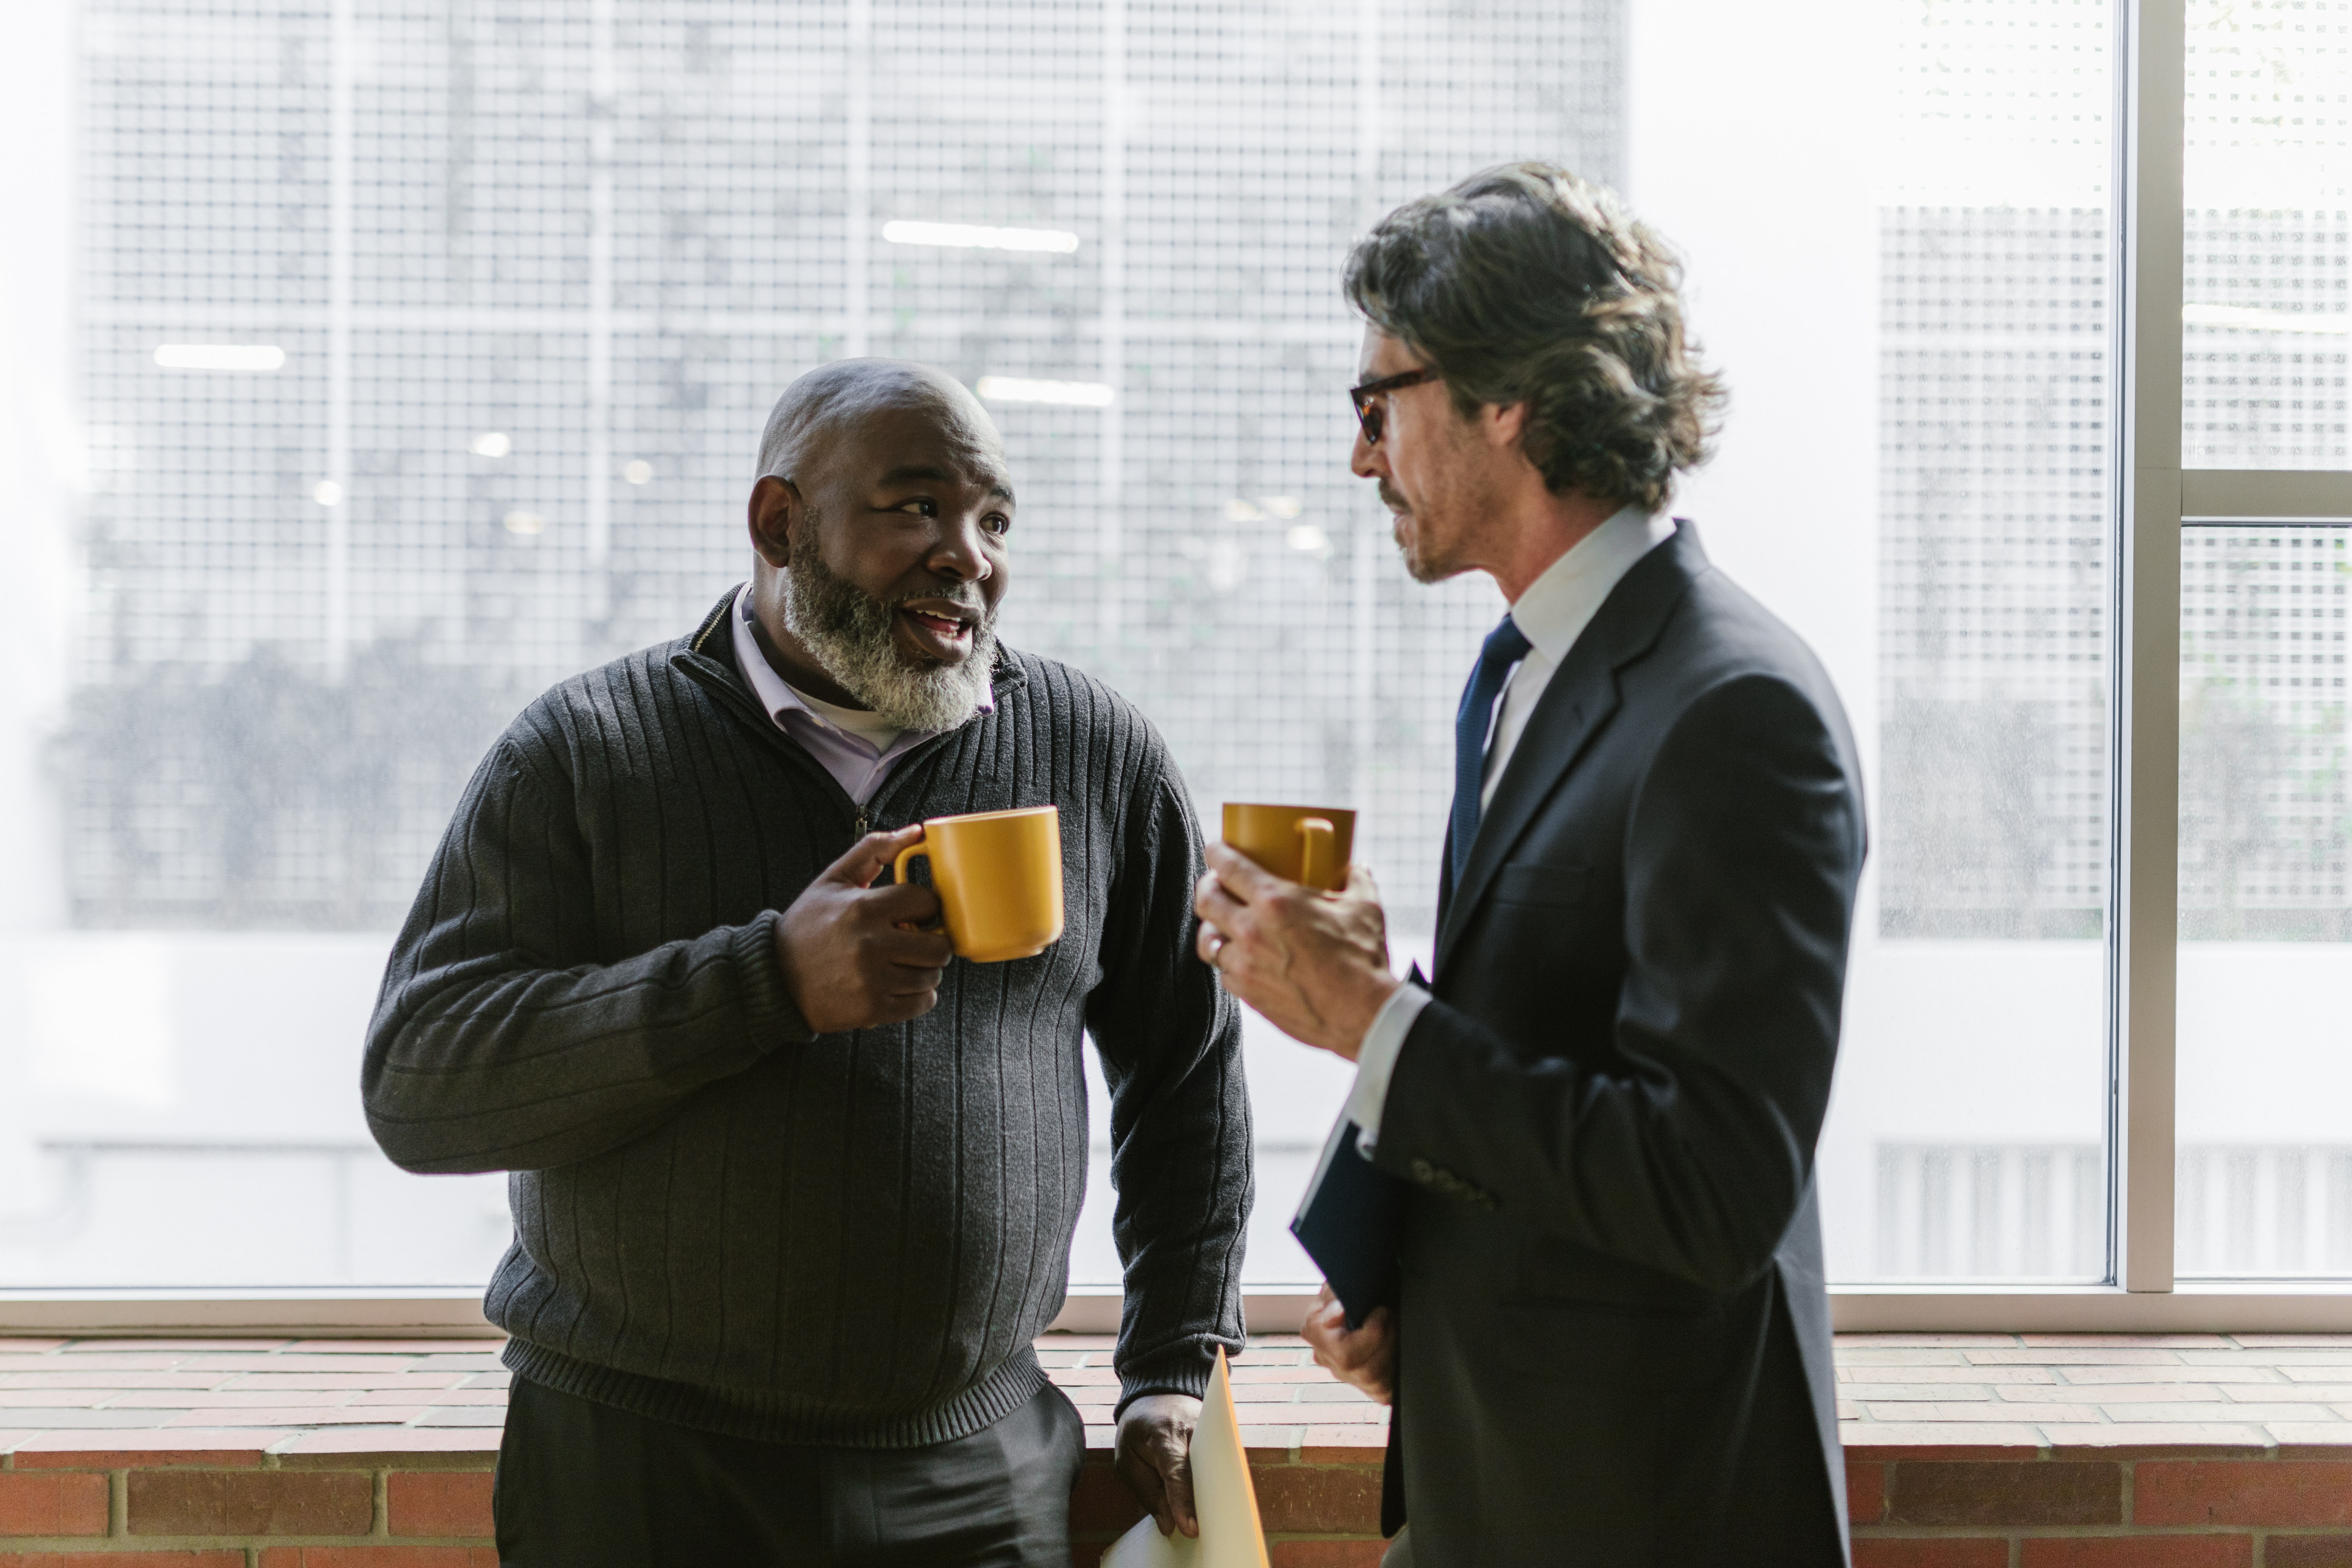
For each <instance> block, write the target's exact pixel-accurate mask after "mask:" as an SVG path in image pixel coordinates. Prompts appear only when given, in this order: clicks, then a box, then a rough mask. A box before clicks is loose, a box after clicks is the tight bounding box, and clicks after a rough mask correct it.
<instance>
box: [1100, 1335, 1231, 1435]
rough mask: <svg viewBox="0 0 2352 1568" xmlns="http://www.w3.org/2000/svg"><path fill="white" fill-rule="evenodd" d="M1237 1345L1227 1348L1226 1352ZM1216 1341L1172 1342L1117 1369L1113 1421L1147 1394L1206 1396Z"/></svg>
mask: <svg viewBox="0 0 2352 1568" xmlns="http://www.w3.org/2000/svg"><path fill="white" fill-rule="evenodd" d="M1239 1349H1240V1347H1239V1346H1228V1347H1226V1351H1225V1353H1226V1354H1227V1355H1232V1354H1234V1352H1236V1351H1238V1350H1239ZM1216 1364H1217V1346H1216V1342H1214V1341H1212V1340H1202V1341H1199V1342H1195V1343H1192V1344H1183V1345H1173V1346H1171V1347H1170V1348H1169V1349H1167V1350H1164V1351H1161V1352H1160V1353H1159V1354H1157V1355H1154V1356H1152V1357H1151V1358H1150V1359H1149V1360H1147V1361H1139V1362H1135V1363H1130V1364H1129V1365H1127V1366H1123V1367H1121V1368H1119V1370H1118V1409H1116V1410H1114V1411H1112V1412H1111V1414H1110V1418H1111V1422H1112V1424H1113V1425H1114V1426H1115V1425H1117V1424H1118V1418H1119V1417H1120V1416H1121V1415H1126V1414H1127V1407H1128V1406H1129V1405H1132V1404H1134V1403H1135V1402H1136V1401H1137V1400H1139V1399H1140V1398H1142V1397H1143V1396H1144V1395H1145V1394H1191V1395H1192V1397H1193V1398H1195V1399H1205V1398H1207V1397H1208V1395H1209V1374H1210V1373H1212V1372H1213V1371H1214V1370H1215V1369H1216Z"/></svg>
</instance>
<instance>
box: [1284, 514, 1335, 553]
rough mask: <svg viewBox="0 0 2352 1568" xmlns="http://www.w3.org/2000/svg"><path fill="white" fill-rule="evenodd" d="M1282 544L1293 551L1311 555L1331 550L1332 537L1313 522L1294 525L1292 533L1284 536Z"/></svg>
mask: <svg viewBox="0 0 2352 1568" xmlns="http://www.w3.org/2000/svg"><path fill="white" fill-rule="evenodd" d="M1282 542H1284V543H1285V544H1287V545H1289V546H1290V548H1292V549H1293V550H1300V551H1306V552H1310V553H1311V552H1316V551H1322V550H1328V549H1330V548H1331V540H1330V537H1329V536H1328V534H1326V533H1325V532H1324V531H1322V530H1321V529H1319V528H1318V527H1316V526H1315V525H1314V524H1313V523H1311V522H1300V523H1294V524H1292V525H1291V529H1290V531H1289V532H1287V533H1286V534H1284V535H1283V536H1282Z"/></svg>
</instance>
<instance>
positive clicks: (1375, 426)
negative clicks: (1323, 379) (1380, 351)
mask: <svg viewBox="0 0 2352 1568" xmlns="http://www.w3.org/2000/svg"><path fill="white" fill-rule="evenodd" d="M1444 379H1445V377H1444V375H1442V374H1439V373H1438V372H1436V371H1433V370H1429V369H1425V368H1424V369H1422V370H1409V371H1406V372H1405V373H1404V374H1402V375H1384V376H1382V377H1381V379H1380V380H1378V381H1368V382H1366V383H1364V384H1363V385H1361V386H1351V387H1349V389H1348V401H1349V402H1350V403H1353V404H1354V405H1356V423H1358V424H1359V425H1361V426H1363V427H1364V445H1365V446H1367V447H1377V446H1379V445H1380V444H1381V426H1383V425H1385V424H1387V423H1388V405H1386V404H1384V403H1382V402H1381V395H1382V394H1383V393H1390V392H1402V391H1403V390H1404V389H1405V388H1406V387H1408V386H1419V385H1420V384H1422V383H1423V382H1424V381H1444Z"/></svg>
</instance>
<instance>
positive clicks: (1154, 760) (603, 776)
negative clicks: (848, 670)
mask: <svg viewBox="0 0 2352 1568" xmlns="http://www.w3.org/2000/svg"><path fill="white" fill-rule="evenodd" d="M731 600H732V595H730V597H729V598H728V599H723V600H721V601H720V602H719V605H718V607H717V608H716V609H714V610H713V611H712V613H711V615H710V616H709V617H708V618H707V619H706V620H705V621H704V623H703V624H702V626H700V627H699V628H698V629H697V631H696V632H695V633H694V635H692V636H691V637H685V638H682V639H680V640H678V641H677V642H674V643H669V644H666V645H663V646H660V647H652V648H647V649H645V650H643V651H641V652H638V653H635V654H631V655H629V656H628V657H627V658H621V659H616V660H614V662H613V663H611V664H609V665H606V666H605V667H604V668H602V669H598V670H594V671H592V672H590V673H588V674H586V675H583V676H579V677H577V678H575V679H571V680H567V681H565V682H563V683H562V685H560V686H558V687H556V688H555V689H553V690H551V691H550V692H548V693H547V694H546V695H545V696H543V697H541V698H540V699H539V700H537V701H535V702H533V703H532V704H531V705H530V708H528V709H526V710H524V712H523V713H522V715H521V717H520V718H519V719H517V720H516V721H515V722H514V724H513V725H512V727H511V728H509V730H508V731H507V733H506V734H505V736H504V737H503V738H502V739H501V740H500V741H499V743H498V744H497V746H496V747H495V748H493V750H492V751H491V752H490V754H489V756H488V758H487V759H485V760H484V762H483V763H482V766H481V768H480V770H479V771H478V773H476V774H475V776H474V779H473V782H472V783H471V784H469V785H468V786H467V791H466V795H465V798H464V799H463V800H462V801H461V802H460V803H459V804H458V806H457V816H456V818H455V820H454V821H452V822H451V824H450V826H449V831H448V833H447V835H446V837H444V839H443V840H442V843H441V847H440V849H439V850H438V852H437V853H436V855H435V857H434V859H433V865H432V868H431V869H430V870H429V871H428V872H427V873H426V875H425V886H424V888H423V889H422V890H421V891H419V893H418V894H417V898H416V905H415V909H414V910H412V911H411V912H410V914H409V917H408V921H407V924H406V925H405V927H404V928H403V930H402V931H401V933H400V939H399V941H398V942H397V944H396V945H395V946H394V950H393V955H392V963H391V965H390V967H389V968H388V969H387V970H386V972H385V973H384V980H383V993H382V994H381V996H380V998H379V999H378V1001H377V1004H376V1013H375V1018H374V1021H373V1024H372V1025H371V1026H370V1027H369V1030H368V1044H367V1059H366V1065H365V1068H364V1070H363V1074H362V1088H363V1092H364V1094H365V1098H366V1103H367V1114H368V1123H369V1125H370V1127H371V1128H373V1131H374V1132H375V1136H376V1141H377V1142H379V1143H381V1144H382V1145H383V1150H384V1152H385V1153H387V1154H389V1155H390V1156H391V1157H392V1158H393V1159H394V1161H396V1162H397V1163H400V1164H401V1165H402V1166H404V1167H405V1168H406V1169H408V1170H411V1171H422V1172H452V1171H499V1170H504V1171H511V1172H512V1173H514V1174H513V1175H512V1177H511V1178H510V1180H509V1194H510V1198H511V1201H512V1204H513V1207H514V1218H515V1244H514V1246H513V1247H512V1248H511V1249H509V1252H508V1253H507V1255H506V1258H505V1259H504V1260H503V1261H502V1262H501V1263H500V1264H499V1268H498V1272H497V1274H496V1275H495V1276H494V1277H493V1279H492V1280H491V1283H490V1289H489V1294H488V1299H487V1300H486V1302H485V1308H484V1310H486V1311H487V1312H488V1315H489V1317H490V1320H491V1321H493V1322H495V1323H497V1324H499V1326H500V1327H501V1328H504V1329H505V1330H507V1331H508V1332H509V1333H510V1334H511V1335H512V1336H513V1340H512V1342H511V1343H510V1344H509V1347H508V1350H507V1363H508V1365H509V1366H511V1367H512V1368H513V1369H514V1370H515V1372H516V1373H518V1374H519V1375H520V1376H522V1377H526V1378H529V1379H530V1380H532V1381H534V1382H538V1383H541V1384H547V1385H548V1386H551V1387H553V1388H558V1389H562V1390H564V1391H566V1392H569V1393H572V1394H580V1395H583V1396H584V1397H587V1398H590V1399H594V1400H600V1401H603V1402H604V1403H606V1404H610V1405H619V1406H622V1407H623V1408H625V1409H629V1410H634V1411H637V1412H639V1413H641V1414H644V1415H652V1416H656V1417H658V1418H660V1419H664V1420H669V1421H675V1422H679V1423H683V1424H685V1425H688V1426H700V1427H706V1428H709V1429H712V1430H716V1431H722V1432H730V1433H735V1434H738V1435H740V1436H754V1437H760V1438H764V1439H768V1440H771V1441H778V1442H795V1443H824V1444H834V1445H842V1446H854V1447H911V1446H916V1445H920V1444H928V1443H937V1442H943V1441H946V1440H949V1439H951V1438H954V1437H959V1436H965V1435H968V1434H970V1433H971V1432H975V1431H978V1430H980V1429H981V1428H982V1427H983V1426H987V1425H988V1424H989V1423H991V1422H992V1421H994V1420H995V1419H997V1418H998V1417H999V1416H1001V1415H1004V1414H1006V1413H1007V1412H1009V1411H1011V1410H1013V1409H1015V1408H1017V1407H1018V1406H1019V1405H1021V1404H1023V1403H1024V1402H1025V1401H1026V1400H1027V1399H1028V1398H1029V1397H1030V1396H1031V1395H1033V1394H1035V1393H1036V1392H1037V1391H1038V1390H1039V1389H1040V1388H1042V1387H1043V1386H1044V1385H1045V1374H1044V1373H1043V1372H1042V1371H1040V1370H1039V1368H1038V1365H1037V1361H1036V1358H1035V1356H1034V1354H1033V1353H1032V1352H1031V1349H1030V1342H1031V1340H1032V1339H1034V1337H1035V1336H1036V1335H1037V1334H1038V1333H1039V1332H1040V1331H1043V1330H1044V1329H1045V1326H1046V1324H1048V1323H1049V1322H1051V1321H1053V1318H1054V1315H1055V1312H1056V1311H1057V1310H1059V1309H1060V1306H1061V1303H1062V1298H1063V1294H1064V1291H1065V1289H1066V1285H1067V1282H1068V1253H1069V1243H1070V1234H1071V1231H1072V1229H1073V1227H1074V1226H1076V1223H1077V1217H1078V1208H1079V1205H1080V1203H1081V1201H1082V1200H1083V1198H1084V1196H1085V1194H1086V1176H1087V1113H1086V1080H1085V1078H1084V1076H1083V1073H1082V1071H1081V1066H1080V1057H1079V1053H1080V1050H1081V1049H1082V1044H1081V1041H1082V1037H1083V1035H1084V1034H1086V1033H1087V1032H1091V1034H1092V1035H1093V1037H1094V1039H1095V1041H1096V1044H1097V1048H1098V1049H1099V1051H1100V1053H1101V1057H1102V1062H1103V1068H1104V1075H1105V1077H1106V1079H1108V1082H1109V1085H1110V1092H1111V1144H1112V1154H1111V1173H1112V1176H1113V1179H1114V1180H1115V1181H1116V1182H1117V1184H1118V1208H1117V1212H1116V1215H1115V1221H1114V1225H1115V1231H1116V1235H1117V1237H1118V1247H1119V1255H1120V1257H1121V1258H1122V1259H1124V1261H1125V1266H1126V1283H1127V1301H1126V1308H1125V1311H1124V1313H1123V1315H1122V1318H1121V1321H1120V1325H1119V1340H1118V1373H1119V1378H1120V1383H1121V1385H1122V1389H1121V1403H1122V1404H1124V1403H1125V1401H1126V1400H1129V1399H1132V1398H1133V1397H1135V1396H1136V1395H1137V1394H1143V1393H1147V1392H1155V1391H1175V1392H1181V1393H1188V1394H1200V1393H1201V1392H1202V1391H1203V1389H1204V1388H1205V1387H1206V1384H1207V1379H1208V1373H1209V1368H1210V1365H1211V1363H1212V1362H1213V1359H1214V1356H1215V1349H1216V1347H1217V1346H1218V1345H1220V1344H1223V1345H1224V1346H1226V1347H1227V1348H1228V1349H1238V1348H1239V1346H1240V1344H1241V1342H1242V1321H1241V1263H1242V1242H1243V1233H1244V1222H1245V1220H1246V1219H1247V1217H1248V1213H1249V1206H1250V1196H1251V1164H1250V1124H1249V1106H1248V1100H1247V1095H1246V1090H1245V1089H1244V1081H1243V1076H1242V1058H1241V1028H1240V1024H1239V1020H1238V1018H1237V1016H1236V1015H1235V1013H1234V1005H1233V1004H1232V1002H1231V1001H1230V999H1228V998H1227V997H1226V996H1225V995H1224V994H1223V991H1222V990H1221V989H1220V988H1219V987H1218V985H1217V984H1216V980H1215V977H1214V976H1213V974H1211V973H1210V972H1209V970H1208V969H1207V968H1206V966H1204V965H1203V964H1202V963H1201V962H1200V961H1199V959H1198V958H1196V957H1195V956H1194V954H1193V952H1192V936H1193V921H1192V884H1193V882H1194V880H1195V879H1197V878H1198V876H1199V874H1200V870H1201V848H1200V843H1199V831H1198V829H1197V827H1196V826H1195V825H1194V822H1193V819H1192V809H1191V806H1190V805H1189V804H1188V802H1187V800H1186V797H1185V794H1184V789H1183V784H1182V782H1181V779H1180V778H1179V777H1178V775H1177V772H1176V768H1175V764H1174V763H1172V762H1171V760H1170V758H1169V755H1168V752H1167V749H1166V747H1165V746H1164V745H1163V744H1162V743H1161V742H1160V737H1159V735H1158V734H1157V733H1156V732H1155V731H1153V730H1152V728H1151V726H1150V723H1148V722H1147V721H1145V720H1144V719H1143V717H1142V715H1140V714H1139V713H1138V712H1137V711H1136V710H1134V709H1133V708H1132V707H1130V706H1129V704H1128V703H1127V702H1125V701H1124V700H1121V699H1120V698H1119V697H1118V696H1117V695H1115V694H1114V693H1113V692H1111V691H1110V690H1109V689H1108V688H1107V687H1105V686H1103V685H1102V684H1101V683H1099V682H1097V681H1095V680H1093V679H1088V678H1087V676H1085V675H1082V674H1080V673H1078V672H1077V671H1076V670H1074V669H1072V668H1069V667H1068V666H1066V665H1063V664H1058V663H1056V662H1055V661H1054V660H1051V659H1045V658H1035V657H1034V656H1031V655H1026V654H1016V653H1013V652H1011V651H1009V650H1006V651H1003V652H1001V653H1000V655H999V658H998V664H997V668H996V672H995V680H996V710H995V711H994V712H992V713H988V714H982V715H980V716H978V717H976V718H974V719H973V720H972V721H971V722H969V723H967V724H965V725H964V726H962V727H961V729H957V730H953V731H949V732H947V733H946V734H943V735H940V736H937V737H935V738H933V739H932V740H930V741H929V742H925V743H924V744H923V745H922V746H920V747H919V748H917V749H916V750H915V751H913V752H909V753H908V755H907V756H906V757H905V758H904V759H902V760H901V761H900V763H898V768H897V770H896V771H895V772H894V773H892V774H891V775H890V778H889V780H888V781H887V783H886V784H884V785H883V786H882V788H881V789H880V790H879V791H878V792H877V794H876V795H875V796H874V798H873V799H872V801H871V802H870V803H869V804H868V805H867V806H866V808H865V809H864V810H862V811H861V809H860V808H859V807H858V806H856V805H854V804H853V803H852V802H851V800H850V799H849V797H848V796H847V795H845V794H844V793H843V792H842V789H841V786H840V785H839V784H835V782H834V780H833V778H832V776H831V775H830V774H828V773H825V771H824V769H823V768H821V767H819V766H818V765H817V763H815V761H814V759H813V758H811V757H810V756H809V755H808V754H807V752H804V751H803V750H802V749H801V748H800V746H799V745H798V744H797V743H796V742H793V740H791V739H790V738H789V737H787V736H786V735H784V734H783V733H782V732H781V731H779V730H778V729H777V728H776V726H775V725H774V724H773V723H772V722H771V721H770V720H769V718H768V716H767V715H766V714H765V713H763V712H762V711H761V710H760V707H759V704H758V703H757V702H756V701H755V700H754V699H753V698H752V696H751V692H750V690H749V689H747V688H746V686H745V684H744V682H743V679H742V677H741V676H740V674H739V673H738V672H737V670H736V668H735V666H734V662H733V659H732V658H730V654H729V650H728V645H727V641H726V637H727V631H728V627H727V626H726V621H725V615H726V610H727V606H728V605H729V604H730V603H731ZM1048 803H1051V804H1053V805H1058V806H1059V807H1061V812H1062V856H1063V867H1064V881H1065V902H1066V906H1067V920H1068V924H1067V927H1066V930H1065V931H1064V933H1063V936H1062V940H1061V941H1060V942H1057V943H1055V945H1054V946H1053V947H1051V948H1049V949H1047V950H1046V951H1045V952H1044V953H1041V954H1039V955H1038V956H1037V957H1035V958H1030V959H1024V960H1020V961H1017V962H1014V963H996V964H986V965H975V964H970V963H964V962H962V961H961V960H957V961H956V962H954V963H950V965H949V967H948V970H947V973H946V977H945V979H944V980H943V981H942V983H941V984H940V999H939V1005H938V1006H937V1007H936V1008H934V1009H933V1010H932V1011H931V1012H929V1013H928V1014H926V1015H925V1016H922V1017H920V1018H918V1019H916V1020H914V1021H912V1022H910V1023H907V1024H899V1025H894V1026H889V1027H887V1028H879V1029H865V1030H858V1031H855V1032H851V1033H844V1034H830V1035H819V1036H812V1034H811V1033H810V1031H809V1028H808V1026H807V1025H806V1024H805V1023H804V1022H803V1020H802V1018H801V1016H800V1014H799V1013H798V1011H797V1010H796V1009H795V1008H794V1007H793V1002H792V999H791V997H790V996H789V995H787V994H786V993H785V990H784V986H783V982H782V974H781V973H780V971H779V969H778V967H777V963H776V957H775V924H776V920H777V913H776V911H778V910H782V909H783V908H784V907H785V906H786V905H788V904H790V903H791V902H792V901H793V899H794V898H795V897H796V896H798V895H799V893H800V892H801V890H802V889H803V888H804V887H806V886H807V885H808V883H809V882H810V881H811V880H813V879H814V877H815V876H816V874H817V873H818V872H819V871H821V870H823V869H824V868H825V867H826V866H827V865H829V864H831V863H832V862H833V861H834V860H835V859H837V858H839V857H840V855H841V854H842V852H843V851H844V850H845V849H846V848H848V847H849V846H850V844H851V843H852V842H853V841H854V840H855V839H856V837H857V836H858V834H859V833H860V832H862V831H864V830H865V827H866V826H867V824H868V823H869V821H870V824H871V825H872V826H877V827H887V826H900V825H903V824H906V823H909V822H913V821H916V820H918V819H920V818H923V817H927V816H947V815H950V814H953V813H957V812H968V811H992V810H997V809H1000V808H1003V807H1007V806H1016V805H1045V804H1048Z"/></svg>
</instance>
